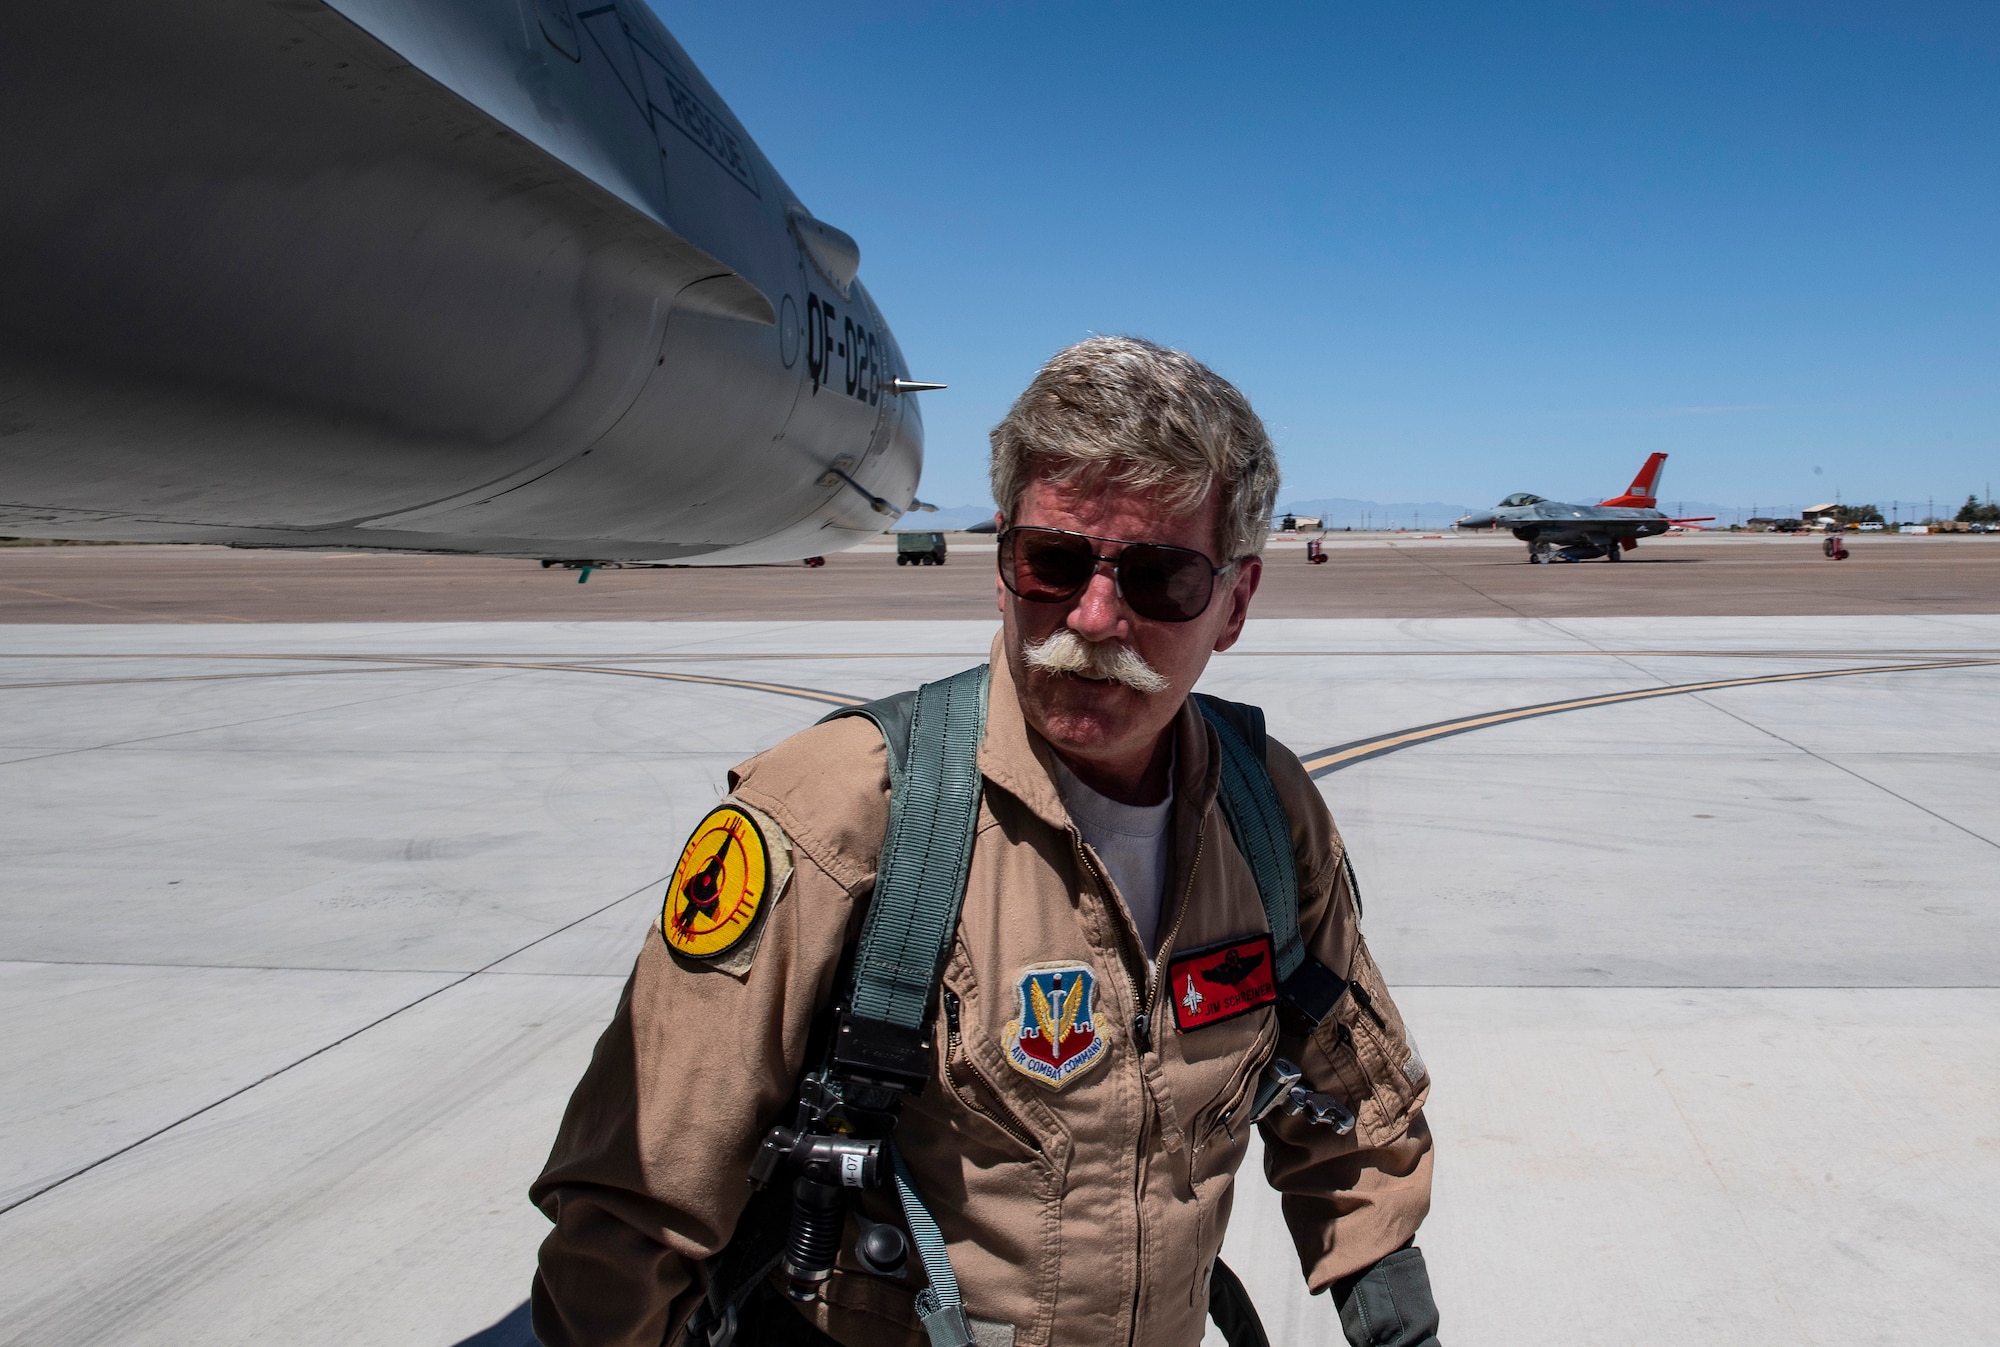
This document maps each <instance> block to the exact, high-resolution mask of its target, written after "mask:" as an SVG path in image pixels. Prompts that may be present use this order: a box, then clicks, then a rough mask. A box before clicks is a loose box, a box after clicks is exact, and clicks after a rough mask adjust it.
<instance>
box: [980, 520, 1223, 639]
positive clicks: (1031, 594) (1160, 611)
mask: <svg viewBox="0 0 2000 1347" xmlns="http://www.w3.org/2000/svg"><path fill="white" fill-rule="evenodd" d="M1097 543H1121V544H1122V547H1121V548H1120V550H1119V551H1117V552H1115V553H1113V554H1111V555H1109V556H1107V555H1105V554H1104V553H1101V552H1099V551H1098V550H1097V548H1096V546H1095V545H1096V544H1097ZM1102 563H1109V564H1110V566H1111V577H1112V580H1113V582H1114V583H1116V585H1117V586H1118V597H1119V598H1121V599H1123V600H1125V603H1126V606H1127V607H1129V608H1130V609H1131V610H1132V611H1133V612H1135V613H1137V614H1138V615H1139V616H1140V617H1143V618H1148V619H1150V620H1151V621H1154V622H1191V621H1193V620H1194V619H1195V618H1197V617H1200V616H1201V615H1202V613H1203V612H1205V611H1206V610H1207V608H1208V602H1209V600H1210V599H1211V598H1213V597H1214V596H1215V577H1216V576H1218V575H1221V574H1222V573H1223V572H1224V571H1226V570H1228V569H1229V567H1230V566H1234V565H1235V564H1236V563H1235V562H1233V561H1232V562H1230V563H1228V565H1224V566H1218V565H1216V564H1215V563H1214V562H1212V561H1210V560H1209V559H1208V557H1207V556H1206V555H1205V554H1203V553H1201V552H1197V551H1195V550H1194V549H1193V548H1192V547H1170V546H1168V545H1167V544H1165V543H1130V542H1125V541H1124V540H1123V539H1121V538H1100V537H1098V536H1096V535H1095V534H1090V533H1069V532H1066V531H1065V530H1063V529H1045V528H1036V527H1034V526H1032V525H1025V524H1017V525H1015V526H1014V527H1012V528H1010V529H1008V530H1007V531H1006V532H1005V533H1002V534H1001V535H1000V580H1001V583H1002V584H1004V585H1006V586H1007V588H1008V590H1009V591H1011V592H1012V593H1013V594H1014V595H1015V596H1016V597H1017V598H1021V599H1025V600H1027V601H1028V602H1029V603H1068V602H1069V601H1070V600H1071V599H1073V598H1075V597H1076V596H1077V595H1079V594H1081V593H1082V592H1083V590H1084V587H1085V586H1086V585H1088V584H1089V583H1090V578H1091V577H1092V576H1093V575H1095V574H1097V568H1098V566H1099V565H1100V564H1102Z"/></svg>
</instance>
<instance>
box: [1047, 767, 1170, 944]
mask: <svg viewBox="0 0 2000 1347" xmlns="http://www.w3.org/2000/svg"><path fill="white" fill-rule="evenodd" d="M1055 765H1056V792H1057V793H1058V794H1060V795H1061V796H1062V802H1063V807H1064V808H1066V809H1068V810H1069V816H1070V818H1071V819H1072V820H1074V821H1075V823H1076V828H1077V831H1078V832H1080V833H1082V834H1083V840H1084V841H1086V842H1088V843H1090V848H1091V850H1093V851H1095V852H1096V853H1097V859H1098V860H1100V861H1102V862H1104V868H1105V869H1106V870H1108V871H1109V872H1110V873H1111V882H1112V883H1113V884H1115V885H1116V886H1117V888H1118V894H1119V896H1120V897H1122V898H1123V899H1124V900H1125V910H1126V911H1127V912H1129V913H1130V914H1131V916H1132V925H1133V926H1134V927H1136V928H1137V929H1138V932H1139V943H1140V944H1141V945H1143V946H1145V949H1146V957H1147V958H1148V959H1151V958H1152V956H1153V952H1154V951H1155V950H1156V949H1158V948H1159V943H1160V900H1161V898H1162V897H1163V896H1164V895H1165V893H1166V888H1167V840H1168V839H1167V831H1168V825H1169V823H1170V822H1171V817H1170V816H1171V815H1172V813H1173V804H1174V794H1173V785H1172V781H1171V777H1170V778H1169V783H1168V786H1167V798H1166V799H1164V800H1162V801H1160V802H1159V803H1158V804H1120V803H1119V802H1118V801H1116V800H1113V799H1111V798H1109V797H1108V796H1104V795H1099V794H1098V793H1097V792H1096V791H1094V790H1092V789H1091V788H1090V787H1088V786H1086V785H1084V784H1083V782H1081V781H1079V780H1077V778H1076V774H1075V773H1074V772H1072V771H1070V769H1069V768H1068V767H1066V766H1065V765H1064V764H1063V761H1062V759H1061V758H1056V759H1055Z"/></svg>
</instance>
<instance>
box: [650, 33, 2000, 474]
mask: <svg viewBox="0 0 2000 1347" xmlns="http://www.w3.org/2000/svg"><path fill="white" fill-rule="evenodd" d="M656 7H657V8H658V10H659V12H660V14H661V16H662V17H663V18H664V19H665V21H666V23H667V26H668V27H669V28H670V29H672V30H673V32H674V34H675V36H676V37H677V38H679V39H680V41H681V43H682V44H683V45H684V46H685V47H686V48H687V49H688V50H689V52H690V53H691V54H692V55H693V56H694V58H695V60H696V62H697V63H698V64H700V65H701V67H702V69H703V71H704V72H705V73H706V74H707V75H708V77H709V79H710V80H711V81H712V82H713V83H714V84H715V86H716V87H717V89H718V90H720V91H721V93H722V95H723V97H724V98H725V99H727V100H728V101H729V103H730V105H731V106H732V107H733V108H734V109H735V111H736V113H737V115H738V116H739V117H740V118H741V119H742V120H743V122H744V124H745V125H746V126H747V127H748V128H749V130H750V132H751V134H752V135H753V136H755V137H756V139H757V140H758V142H759V143H760V144H761V145H762V146H763V148H764V150H765V152H766V153H767V154H768V155H769V156H770V157H771V159H772V161H773V162H774V163H776V164H777V166H778V168H779V171H780V172H782V173H784V174H785V176H786V177H787V178H788V179H789V180H790V181H791V183H792V186H793V187H794V189H795V190H797V191H798V193H799V194H800V196H801V197H802V198H803V199H804V201H805V202H806V204H807V205H808V206H809V207H811V208H812V209H813V211H814V212H815V213H817V214H819V215H820V216H821V217H823V218H825V219H827V220H829V221H831V222H833V223H835V224H837V225H839V226H840V227H841V228H843V229H846V230H847V231H848V232H850V233H851V234H853V235H854V236H855V238H856V239H858V240H859V241H860V244H861V249H862V259H863V260H862V276H863V278H864V279H865V280H866V281H867V283H868V285H869V287H870V289H871V290H872V291H873V293H874V294H875V296H876V298H877V300H878V302H879V303H880V304H881V306H882V309H883V312H884V313H885V314H886V316H887V317H888V319H889V322H890V325H891V326H892V327H893V328H894V330H895V332H896V335H897V338H898V340H899V341H900V342H901V343H902V345H903V349H904V352H905V354H906V355H907V356H908V358H909V360H910V362H911V364H912V365H913V366H914V367H915V372H916V375H917V377H919V378H925V379H937V380H941V381H945V382H948V383H949V384H951V389H950V390H949V391H948V392H941V393H932V394H926V395H925V402H924V408H925V417H926V422H927V426H928V430H929V458H928V463H927V467H926V471H925V480H924V487H923V495H924V496H925V497H926V498H927V499H930V500H934V501H939V502H941V503H944V504H948V505H958V504H967V503H973V502H978V501H982V500H984V499H985V498H986V491H985V456H986V432H987V430H988V428H989V427H990V426H991V425H992V424H993V422H994V421H996V420H997V419H998V418H999V417H1000V416H1001V415H1002V414H1003V413H1004V412H1005V410H1006V407H1007V404H1008V403H1009V402H1010V401H1011V400H1012V398H1013V396H1014V395H1015V394H1016V393H1017V392H1018V391H1019V390H1020V388H1021V387H1022V385H1023V384H1024V383H1025V382H1026V381H1027V379H1028V378H1029V377H1030V376H1031V375H1032V373H1033V372H1034V370H1035V368H1036V367H1037V366H1038V365H1039V364H1040V363H1041V361H1042V360H1043V359H1045V358H1046V357H1047V356H1048V354H1049V353H1050V352H1051V351H1053V350H1055V349H1056V348H1058V347H1060V346H1062V345H1064V344H1065V343H1067V342H1070V341H1074V340H1077V339H1078V338H1081V337H1083V336H1085V335H1087V334H1089V333H1091V332H1132V333H1137V334H1140V335H1144V336H1148V337H1151V338H1153V339H1155V340H1158V341H1162V342H1165V343H1168V344H1170V345H1174V346H1179V347H1181V348H1183V349H1185V350H1188V351H1190V352H1192V353H1194V354H1195V355H1197V356H1198V357H1200V358H1201V359H1203V360H1205V361H1207V362H1208V363H1209V364H1211V365H1213V366H1214V367H1215V368H1216V369H1218V370H1219V371H1221V372H1222V373H1223V374H1225V375H1226V376H1228V377H1229V378H1231V379H1232V380H1234V381H1235V382H1236V383H1237V384H1238V385H1239V386H1241V387H1242V388H1243V389H1244V391H1245V392H1246V393H1247V394H1248V395H1249V396H1250V398H1251V400H1252V402H1253V403H1254V404H1255V405H1256V406H1257V408H1258V410H1259V411H1260V412H1261V413H1262V414H1263V416H1264V418H1265V420H1266V422H1267V424H1268V425H1269V426H1270V428H1271V430H1272V433H1273V436H1274V438H1275V439H1276V441H1277V443H1278V447H1279V451H1280V454H1281V456H1282V459H1283V463H1284V468H1285V477H1286V486H1285V492H1284V495H1285V497H1286V498H1297V499H1304V498H1312V497H1324V496H1347V497H1357V498H1362V499H1373V500H1383V501H1391V500H1447V501H1455V502H1462V501H1475V502H1483V501H1491V500H1494V499H1497V498H1498V497H1500V496H1501V495H1503V494H1505V493H1507V492H1510V491H1518V490H1533V491H1538V492H1541V493H1542V494H1545V495H1552V496H1557V497H1563V498H1571V499H1575V498H1580V497H1590V498H1593V499H1594V498H1596V497H1597V496H1602V495H1608V494H1610V493H1612V492H1614V491H1617V490H1621V489H1622V488H1623V487H1624V485H1625V483H1626V481H1627V480H1628V479H1629V478H1630V477H1631V475H1632V472H1633V470H1634V469H1635V468H1636V467H1637V466H1638V464H1639V462H1640V460H1641V459H1642V458H1643V456H1644V455H1645V454H1646V453H1648V452H1651V451H1653V450H1655V449H1664V450H1666V451H1668V452H1669V453H1671V454H1672V455H1673V458H1672V460H1671V462H1670V463H1669V465H1668V480H1667V488H1666V494H1667V496H1668V497H1670V498H1671V497H1680V498H1685V499H1689V500H1696V499H1698V500H1704V501H1718V502H1728V503H1740V504H1744V505H1748V504H1750V503H1752V502H1791V503H1801V502H1803V503H1811V502H1813V501H1816V500H1821V499H1830V498H1832V497H1833V495H1834V494H1835V491H1836V490H1837V491H1838V492H1839V495H1840V497H1841V499H1843V500H1847V501H1863V500H1875V501H1879V502H1880V503H1881V504H1882V505H1883V506H1884V507H1885V508H1886V507H1887V504H1888V502H1889V500H1891V499H1892V498H1900V499H1902V500H1904V501H1906V502H1907V501H1910V500H1913V499H1914V500H1919V501H1921V500H1922V499H1923V498H1925V497H1927V496H1935V497H1936V498H1937V500H1938V503H1939V505H1940V506H1943V505H1944V504H1945V503H1946V501H1947V500H1949V501H1951V502H1953V503H1954V504H1956V502H1957V501H1960V500H1962V499H1963V498H1964V496H1965V494H1966V493H1967V492H1968V491H1978V492H1981V493H1984V492H1985V491H1986V489H1987V486H1986V484H1987V482H1988V480H1989V479H1993V478H2000V6H1994V5H1992V4H1990V3H1989V4H1963V5H1942V6H1940V5H1923V4H1874V5H1849V4H1841V3H1838V0H1823V2H1822V3H1814V4H1766V3H1755V2H1754V0H1746V2H1743V3H1733V4H1705V3H1656V4H1608V3H1601V4H1590V3H1575V4H1541V5H1504V4H1500V5H1496V4H1490V3H1489V4H1400V5H1391V4H1376V5H1366V6H1363V5H1352V4H1302V5H1232V6H1223V5H1213V6H1197V5H1174V4H1160V3H1155V4H1144V5H1141V4H1132V3H1106V2H1103V0H1098V2H1094V3H1090V4H1081V3H1062V4H1057V3H1031V2H1029V0H1022V2H1020V3H990V4H970V3H924V2H923V0H910V2H909V3H904V4H899V5H897V6H893V7H879V6H832V7H830V6H826V5H824V4H812V5H807V4H797V3H791V0H771V2H770V3H762V4H759V5H756V6H747V5H738V4H728V5H722V4H710V5H683V4H672V3H666V2H665V0H656ZM1815 469H1818V470H1819V471H1818V472H1817V473H1816V472H1815ZM1996 485H2000V483H1996Z"/></svg>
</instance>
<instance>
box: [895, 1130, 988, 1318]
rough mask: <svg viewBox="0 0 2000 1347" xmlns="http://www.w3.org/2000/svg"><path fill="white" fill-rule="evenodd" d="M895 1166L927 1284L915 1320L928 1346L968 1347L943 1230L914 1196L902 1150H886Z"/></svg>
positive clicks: (961, 1303) (899, 1192) (919, 1294)
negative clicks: (921, 1325)
mask: <svg viewBox="0 0 2000 1347" xmlns="http://www.w3.org/2000/svg"><path fill="white" fill-rule="evenodd" d="M889 1155H890V1158H891V1159H893V1160H894V1161H895V1167H896V1195H897V1196H898V1197H900V1198H902V1199H903V1219H904V1221H906V1222H907V1223H908V1224H909V1227H910V1239H911V1240H912V1241H913V1242H914V1243H915V1244H916V1246H917V1257H918V1258H919V1259H921V1260H922V1262H923V1265H924V1277H925V1279H926V1281H927V1283H928V1284H927V1285H926V1286H925V1287H924V1288H923V1290H921V1291H919V1292H917V1318H919V1319H921V1320H922V1321H923V1325H924V1332H925V1333H927V1334H929V1335H930V1340H931V1347H971V1343H972V1324H971V1322H970V1321H969V1320H968V1319H966V1317H965V1302H964V1300H963V1299H962V1298H961V1297H960V1295H959V1292H958V1274H956V1273H955V1272H953V1271H952V1270H951V1259H950V1258H949V1257H947V1256H946V1254H945V1249H944V1231H942V1230H940V1229H938V1223H937V1221H936V1220H935V1219H933V1218H932V1216H931V1213H930V1209H929V1208H928V1207H926V1206H924V1200H923V1198H921V1197H919V1196H917V1185H916V1181H915V1180H914V1179H912V1178H911V1177H910V1166H909V1165H908V1164H907V1163H906V1162H905V1161H904V1159H903V1153H902V1151H900V1150H898V1149H897V1148H896V1147H895V1146H894V1145H891V1146H890V1147H889Z"/></svg>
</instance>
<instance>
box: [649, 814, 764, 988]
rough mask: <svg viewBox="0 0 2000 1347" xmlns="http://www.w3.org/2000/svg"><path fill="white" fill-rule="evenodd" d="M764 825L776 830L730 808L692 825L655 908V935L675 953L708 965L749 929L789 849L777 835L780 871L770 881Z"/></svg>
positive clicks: (740, 940) (724, 952)
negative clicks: (657, 914)
mask: <svg viewBox="0 0 2000 1347" xmlns="http://www.w3.org/2000/svg"><path fill="white" fill-rule="evenodd" d="M760 822H762V823H763V824H764V825H765V826H759V825H760ZM766 827H769V828H770V829H771V830H772V831H773V832H775V831H776V825H774V824H770V823H769V822H768V820H760V819H759V818H758V817H756V816H754V815H753V814H752V812H751V811H749V810H746V809H744V808H742V807H741V806H739V805H735V804H725V805H723V806H721V807H720V808H718V809H716V810H714V811H712V812H711V813H710V814H709V815H708V817H707V818H705V819H703V820H702V821H701V823H700V824H699V825H697V826H696V828H695V830H694V836H692V837H690V838H688V843H687V847H686V848H685V849H684V850H683V851H682V852H681V860H680V864H679V865H676V866H675V867H674V877H673V881H672V882H671V883H669V884H668V885H667V897H666V903H665V904H664V905H663V906H662V907H661V909H660V934H661V936H662V937H664V938H665V940H666V942H667V944H668V946H669V947H670V948H672V949H673V950H674V951H675V952H676V953H679V954H685V955H687V956H688V957H689V958H692V959H707V960H711V961H714V960H717V959H720V958H722V956H724V955H726V954H728V953H729V952H730V951H731V950H733V949H735V948H736V947H737V946H738V945H739V944H740V943H742V941H743V938H744V937H745V936H747V935H749V934H750V932H751V931H752V929H753V928H755V926H756V924H757V914H758V913H759V912H760V911H762V910H763V907H764V903H765V901H766V900H767V899H769V898H771V897H773V896H775V893H776V890H778V889H780V888H782V887H783V885H784V880H785V879H786V878H789V876H790V870H791V857H790V854H789V853H790V848H789V847H788V846H786V845H785V839H784V835H783V834H782V833H778V834H777V836H776V838H775V841H776V843H777V849H779V850H780V851H782V852H783V853H784V854H783V855H782V856H781V858H780V859H781V861H782V870H783V872H784V873H783V874H781V875H779V876H777V882H776V883H773V882H772V881H773V856H772V852H773V846H772V841H773V839H772V838H769V837H767V836H766Z"/></svg>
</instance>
